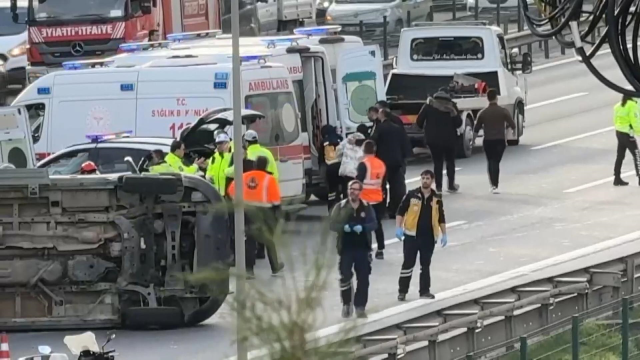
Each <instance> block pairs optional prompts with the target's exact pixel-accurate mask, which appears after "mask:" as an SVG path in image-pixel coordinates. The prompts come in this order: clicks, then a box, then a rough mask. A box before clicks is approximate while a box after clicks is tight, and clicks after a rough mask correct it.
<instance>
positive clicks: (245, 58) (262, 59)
mask: <svg viewBox="0 0 640 360" xmlns="http://www.w3.org/2000/svg"><path fill="white" fill-rule="evenodd" d="M269 56H271V54H269V53H264V54H247V55H242V54H240V62H241V63H243V62H250V61H257V62H258V63H266V62H267V58H268V57H269ZM228 57H229V58H231V57H233V55H229V56H228Z"/></svg>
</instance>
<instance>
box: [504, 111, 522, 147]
mask: <svg viewBox="0 0 640 360" xmlns="http://www.w3.org/2000/svg"><path fill="white" fill-rule="evenodd" d="M513 119H514V120H515V122H516V127H517V130H516V133H517V134H518V138H517V139H515V140H507V145H509V146H518V145H520V136H521V135H522V133H523V132H524V130H523V129H524V105H523V104H522V103H521V102H519V103H518V105H516V111H515V114H514V116H513Z"/></svg>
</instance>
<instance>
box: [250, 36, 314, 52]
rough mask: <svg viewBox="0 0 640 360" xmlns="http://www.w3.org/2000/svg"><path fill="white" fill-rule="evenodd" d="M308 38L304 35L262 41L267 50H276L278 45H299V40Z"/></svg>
mask: <svg viewBox="0 0 640 360" xmlns="http://www.w3.org/2000/svg"><path fill="white" fill-rule="evenodd" d="M306 38H307V37H306V36H304V35H291V36H274V37H268V38H264V39H261V40H260V41H262V42H263V43H264V44H265V45H267V48H268V49H270V48H274V47H276V45H277V44H287V45H297V44H298V40H301V39H306Z"/></svg>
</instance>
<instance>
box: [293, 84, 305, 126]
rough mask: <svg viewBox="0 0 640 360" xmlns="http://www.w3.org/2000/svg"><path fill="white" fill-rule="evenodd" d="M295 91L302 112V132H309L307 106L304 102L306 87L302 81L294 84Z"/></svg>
mask: <svg viewBox="0 0 640 360" xmlns="http://www.w3.org/2000/svg"><path fill="white" fill-rule="evenodd" d="M293 91H294V92H295V93H296V102H297V103H298V111H299V112H300V128H301V129H300V131H302V132H307V106H306V103H305V101H304V85H303V84H302V80H297V81H294V82H293Z"/></svg>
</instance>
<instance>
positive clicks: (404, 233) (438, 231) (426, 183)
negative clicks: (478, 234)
mask: <svg viewBox="0 0 640 360" xmlns="http://www.w3.org/2000/svg"><path fill="white" fill-rule="evenodd" d="M420 178H421V181H422V183H421V186H420V187H419V188H416V189H413V190H410V191H409V192H408V193H407V195H405V197H404V198H403V199H402V202H401V203H400V207H399V208H398V215H397V216H396V237H397V238H398V239H399V240H400V241H402V239H403V237H404V244H403V253H404V261H403V263H402V268H401V270H400V279H399V280H398V287H399V289H398V300H400V301H404V300H405V299H406V297H407V293H408V292H409V284H410V283H411V275H412V274H413V267H414V266H415V265H416V258H417V256H418V253H420V297H421V298H423V299H434V298H435V296H433V294H432V293H431V291H430V290H431V274H430V271H429V267H430V266H431V256H432V255H433V250H434V249H435V244H436V241H437V239H438V238H441V243H442V246H443V247H444V246H446V245H447V226H446V223H445V218H444V207H443V205H442V197H441V195H440V194H438V193H436V192H435V191H433V190H432V189H431V186H432V184H433V180H434V179H435V174H434V173H433V171H431V170H425V171H423V172H422V174H420Z"/></svg>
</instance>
